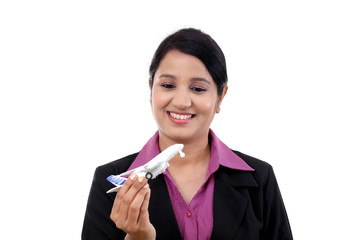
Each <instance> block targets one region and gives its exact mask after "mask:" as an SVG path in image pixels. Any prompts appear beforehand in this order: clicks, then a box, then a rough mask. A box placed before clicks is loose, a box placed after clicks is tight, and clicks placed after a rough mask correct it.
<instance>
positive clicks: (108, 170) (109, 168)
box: [95, 152, 139, 178]
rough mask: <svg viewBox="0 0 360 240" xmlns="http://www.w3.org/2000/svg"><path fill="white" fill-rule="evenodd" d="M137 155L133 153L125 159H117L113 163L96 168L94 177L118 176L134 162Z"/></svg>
mask: <svg viewBox="0 0 360 240" xmlns="http://www.w3.org/2000/svg"><path fill="white" fill-rule="evenodd" d="M138 154H139V153H138V152H137V153H133V154H130V155H128V156H126V157H123V158H120V159H117V160H115V161H112V162H109V163H106V164H104V165H101V166H99V167H97V168H96V170H95V177H101V178H104V177H105V178H106V177H108V176H109V175H118V174H120V173H122V172H125V171H126V170H127V169H128V168H129V167H130V165H131V163H132V162H133V161H134V160H135V158H136V157H137V155H138Z"/></svg>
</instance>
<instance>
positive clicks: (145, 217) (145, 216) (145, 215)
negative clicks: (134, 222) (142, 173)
mask: <svg viewBox="0 0 360 240" xmlns="http://www.w3.org/2000/svg"><path fill="white" fill-rule="evenodd" d="M147 186H149V185H147ZM150 195H151V189H150V188H149V187H148V188H147V189H146V195H145V198H144V201H143V203H142V205H141V208H140V216H139V223H145V222H146V221H149V211H148V209H149V202H150Z"/></svg>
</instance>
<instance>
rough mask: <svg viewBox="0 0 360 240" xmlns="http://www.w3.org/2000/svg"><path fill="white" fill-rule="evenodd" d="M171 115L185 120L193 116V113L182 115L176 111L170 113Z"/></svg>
mask: <svg viewBox="0 0 360 240" xmlns="http://www.w3.org/2000/svg"><path fill="white" fill-rule="evenodd" d="M170 116H172V117H173V118H176V119H179V120H185V119H189V118H191V115H180V114H176V113H172V112H171V113H170Z"/></svg>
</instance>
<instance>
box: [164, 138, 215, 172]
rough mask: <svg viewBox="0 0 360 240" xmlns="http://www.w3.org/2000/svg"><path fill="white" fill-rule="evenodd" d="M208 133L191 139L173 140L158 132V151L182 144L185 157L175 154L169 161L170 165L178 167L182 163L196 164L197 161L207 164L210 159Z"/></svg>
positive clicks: (182, 164)
mask: <svg viewBox="0 0 360 240" xmlns="http://www.w3.org/2000/svg"><path fill="white" fill-rule="evenodd" d="M208 135H209V133H207V134H206V135H205V134H204V135H203V136H201V137H198V138H196V139H193V140H178V139H176V140H173V139H170V138H168V137H167V136H165V135H164V134H161V133H159V148H160V151H163V150H165V149H166V148H167V147H169V146H171V145H173V144H176V143H182V144H184V149H183V150H182V151H183V152H184V153H185V157H184V158H181V157H180V156H179V155H176V156H175V157H174V158H173V159H172V160H171V161H170V166H173V167H180V166H184V165H188V166H189V165H198V164H199V163H205V164H207V163H208V162H209V161H210V144H209V138H208Z"/></svg>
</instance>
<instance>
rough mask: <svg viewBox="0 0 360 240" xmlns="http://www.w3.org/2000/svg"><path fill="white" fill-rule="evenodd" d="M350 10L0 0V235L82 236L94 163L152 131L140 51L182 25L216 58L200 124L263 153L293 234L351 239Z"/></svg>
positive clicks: (353, 112)
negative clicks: (211, 98)
mask: <svg viewBox="0 0 360 240" xmlns="http://www.w3.org/2000/svg"><path fill="white" fill-rule="evenodd" d="M359 12H360V8H359V4H358V1H346V0H342V1H340V0H339V1H331V0H330V1H319V0H309V1H307V0H302V1H244V2H242V1H238V3H235V1H233V2H228V1H209V0H208V1H194V0H193V1H176V2H173V1H154V0H153V1H106V0H105V1H104V0H103V1H74V0H71V1H16V0H13V1H1V3H0V35H1V36H0V80H1V83H0V115H1V117H0V160H1V168H0V185H1V186H0V187H1V198H0V201H1V204H0V218H1V231H0V238H1V239H79V238H80V234H81V229H82V222H83V217H84V212H85V207H86V202H87V197H88V192H89V189H90V184H91V181H92V176H93V173H94V170H95V168H96V167H97V166H99V165H102V164H105V163H107V162H110V161H112V160H115V159H118V158H120V157H123V156H125V155H128V154H130V153H133V152H136V151H139V150H140V149H141V147H142V146H143V145H144V144H145V143H146V141H147V140H148V138H150V137H151V136H152V134H153V133H154V132H155V131H156V125H155V122H154V120H153V117H152V113H151V110H150V104H149V98H150V95H149V93H150V92H149V89H148V85H147V83H148V72H147V71H148V66H149V64H150V61H151V57H152V54H153V53H154V51H155V49H156V47H157V46H158V44H159V43H160V41H161V40H163V38H165V37H166V36H167V35H168V34H170V33H173V32H174V31H175V30H177V29H179V28H182V27H189V26H191V27H196V28H200V29H202V30H203V31H205V32H207V33H209V34H210V35H211V36H212V37H213V38H214V39H215V40H216V41H217V42H218V44H219V45H220V46H221V48H222V49H223V51H224V53H225V55H226V57H227V64H228V76H229V91H228V94H227V96H226V98H225V100H224V102H223V106H222V110H221V113H220V114H219V115H217V116H216V117H215V120H214V122H213V125H212V129H213V130H214V131H215V132H216V133H217V135H218V136H219V137H220V139H222V140H223V141H224V142H225V143H226V144H227V145H228V146H229V147H231V148H233V149H237V150H239V151H242V152H244V153H246V154H249V155H252V156H255V157H257V158H260V159H262V160H265V161H267V162H269V163H270V164H272V165H273V167H274V169H275V174H276V176H277V179H278V182H279V185H280V189H281V192H282V195H283V199H284V202H285V205H286V208H287V211H288V215H289V218H290V222H291V226H292V230H293V234H294V237H295V239H307V240H308V239H316V240H318V239H359V238H360V234H359V231H358V227H359V216H360V209H359V202H360V197H359V182H360V180H359V169H358V167H357V166H359V165H358V164H357V163H358V162H359V160H360V154H359V146H360V139H359V138H360V137H359V136H360V128H359V122H360V114H359V103H360V97H359V90H360V87H359V85H358V83H359V80H360V73H359V72H360V70H359V67H360V47H359V46H360V44H359V43H360V33H359V30H360V14H359ZM5 236H6V237H5ZM50 236H51V237H50Z"/></svg>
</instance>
